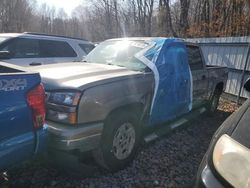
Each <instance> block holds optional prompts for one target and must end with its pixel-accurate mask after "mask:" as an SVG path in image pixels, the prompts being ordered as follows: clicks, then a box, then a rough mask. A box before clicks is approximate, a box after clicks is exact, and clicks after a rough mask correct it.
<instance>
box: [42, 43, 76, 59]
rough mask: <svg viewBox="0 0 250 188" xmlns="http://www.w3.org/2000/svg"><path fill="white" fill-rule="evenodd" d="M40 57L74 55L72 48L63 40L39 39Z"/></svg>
mask: <svg viewBox="0 0 250 188" xmlns="http://www.w3.org/2000/svg"><path fill="white" fill-rule="evenodd" d="M39 43H40V49H41V57H76V56H77V54H76V53H75V51H74V50H73V48H72V47H71V46H70V45H69V44H68V43H67V42H63V41H53V40H40V42H39Z"/></svg>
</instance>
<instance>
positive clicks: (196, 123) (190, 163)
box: [0, 100, 237, 188]
mask: <svg viewBox="0 0 250 188" xmlns="http://www.w3.org/2000/svg"><path fill="white" fill-rule="evenodd" d="M236 109H237V106H236V105H235V104H233V103H230V102H228V101H225V100H221V101H220V105H219V110H218V112H217V113H216V114H214V115H212V116H209V115H208V114H204V115H202V116H201V117H199V118H197V119H196V120H193V121H192V122H190V123H189V124H188V125H186V126H184V128H182V129H179V130H176V131H174V132H172V133H170V134H168V135H166V136H165V137H162V138H160V139H158V140H156V141H154V142H152V143H150V144H147V145H145V146H143V147H142V148H141V150H140V151H139V152H138V155H137V157H136V159H135V160H134V161H133V162H132V164H131V165H129V166H128V167H127V168H126V169H124V170H121V171H119V172H117V173H113V174H112V173H108V172H105V171H103V170H102V169H100V168H99V167H98V166H96V165H95V163H94V162H93V160H92V159H89V158H87V159H85V161H84V163H85V164H84V165H85V166H84V167H83V169H84V170H83V172H82V174H81V175H79V174H78V176H73V175H70V174H69V173H66V172H65V171H64V170H62V169H58V168H55V167H53V165H50V163H45V162H40V161H37V160H34V161H32V162H28V163H26V164H23V165H21V166H19V167H18V168H15V169H12V170H10V171H9V172H8V174H7V175H6V174H5V175H4V177H5V180H3V178H2V182H1V183H0V187H114V188H115V187H192V182H193V180H194V177H195V175H196V171H197V168H198V166H199V163H200V161H201V159H202V157H203V155H204V153H205V151H206V149H207V147H208V145H209V142H210V139H211V137H212V135H213V133H214V132H215V131H216V129H217V128H218V127H219V126H220V124H221V123H222V122H223V121H224V120H225V119H226V118H227V117H228V116H229V115H230V114H231V113H232V112H233V111H235V110H236Z"/></svg>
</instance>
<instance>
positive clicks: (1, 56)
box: [0, 51, 11, 59]
mask: <svg viewBox="0 0 250 188" xmlns="http://www.w3.org/2000/svg"><path fill="white" fill-rule="evenodd" d="M10 58H11V55H10V52H9V51H0V59H10Z"/></svg>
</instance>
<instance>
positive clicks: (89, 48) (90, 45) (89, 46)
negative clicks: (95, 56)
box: [79, 44, 95, 54]
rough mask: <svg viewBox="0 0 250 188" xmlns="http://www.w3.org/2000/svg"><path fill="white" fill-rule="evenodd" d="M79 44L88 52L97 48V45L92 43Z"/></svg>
mask: <svg viewBox="0 0 250 188" xmlns="http://www.w3.org/2000/svg"><path fill="white" fill-rule="evenodd" d="M79 46H80V48H81V49H82V50H83V51H84V52H85V53H86V54H88V53H89V52H91V50H93V49H94V48H95V46H94V45H92V44H79Z"/></svg>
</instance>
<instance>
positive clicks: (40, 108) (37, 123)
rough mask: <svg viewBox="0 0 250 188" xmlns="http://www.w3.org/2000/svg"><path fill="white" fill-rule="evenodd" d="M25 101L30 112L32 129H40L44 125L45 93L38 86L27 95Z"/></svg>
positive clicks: (40, 86) (41, 87)
mask: <svg viewBox="0 0 250 188" xmlns="http://www.w3.org/2000/svg"><path fill="white" fill-rule="evenodd" d="M27 101H28V104H29V106H30V108H31V110H32V118H33V123H34V128H35V129H38V128H41V127H42V126H43V125H44V123H45V114H46V110H45V92H44V88H43V85H42V84H40V85H38V86H37V87H36V88H34V89H33V90H31V91H29V92H28V94H27Z"/></svg>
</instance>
